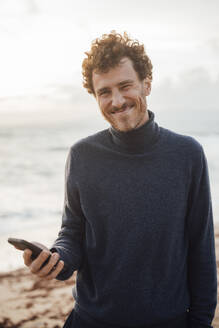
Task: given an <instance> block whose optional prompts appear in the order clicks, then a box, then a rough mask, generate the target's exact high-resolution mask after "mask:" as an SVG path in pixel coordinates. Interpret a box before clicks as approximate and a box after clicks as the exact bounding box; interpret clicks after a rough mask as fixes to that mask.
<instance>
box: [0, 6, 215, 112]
mask: <svg viewBox="0 0 219 328" xmlns="http://www.w3.org/2000/svg"><path fill="white" fill-rule="evenodd" d="M218 17H219V1H218V0H210V1H207V0H184V1H181V0H168V1H167V0H166V1H165V0H154V1H147V0H135V1H133V0H132V1H130V0H120V1H117V0H111V1H107V2H105V1H101V0H92V1H91V0H84V1H83V0H80V1H73V0H71V1H70V0H0V41H1V51H0V108H1V109H5V106H6V105H7V103H10V102H11V103H13V106H12V107H13V108H16V106H17V108H19V99H20V98H19V97H24V98H25V97H26V98H27V99H28V97H35V99H38V98H40V97H41V100H42V99H43V97H48V98H50V97H51V98H55V97H56V98H60V99H65V98H66V99H67V98H68V97H71V93H72V94H73V93H74V92H75V93H76V94H77V95H78V97H79V98H80V97H83V95H85V92H86V91H84V90H83V88H82V78H81V63H82V60H83V58H84V52H85V51H87V50H89V47H90V43H91V41H92V40H93V39H95V38H96V37H99V36H100V35H101V34H103V33H108V32H110V31H111V30H116V31H118V32H123V31H127V32H128V33H129V35H130V36H131V37H133V38H136V39H138V40H139V41H140V42H142V43H144V44H145V48H146V51H147V52H148V54H149V56H150V58H151V60H152V63H153V66H154V81H153V88H154V97H153V95H152V96H151V99H152V102H153V104H155V105H156V106H158V107H159V106H162V103H166V106H175V104H176V103H177V105H181V106H184V105H190V104H191V103H192V104H193V105H194V106H195V107H198V108H199V107H200V106H202V107H203V108H204V107H206V106H207V105H208V106H210V108H213V109H217V108H218V107H219V101H218V96H217V93H218V90H219V60H218V58H219V32H218V31H219V20H218ZM73 89H74V92H73ZM71 90H72V91H71ZM75 90H79V91H75ZM32 99H33V98H32ZM85 99H87V98H86V96H85ZM179 99H180V100H179ZM6 107H7V106H6Z"/></svg>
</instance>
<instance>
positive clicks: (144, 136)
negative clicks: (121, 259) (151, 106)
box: [109, 110, 160, 153]
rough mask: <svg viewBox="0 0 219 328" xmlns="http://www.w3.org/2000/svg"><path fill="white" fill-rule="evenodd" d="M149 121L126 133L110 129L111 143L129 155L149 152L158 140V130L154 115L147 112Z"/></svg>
mask: <svg viewBox="0 0 219 328" xmlns="http://www.w3.org/2000/svg"><path fill="white" fill-rule="evenodd" d="M148 114H149V120H148V121H147V122H145V124H143V125H141V126H140V127H139V128H137V129H133V130H130V131H127V132H123V131H119V130H117V129H115V128H114V127H112V126H111V127H110V128H109V131H110V133H111V136H112V142H113V143H114V144H116V145H117V146H119V147H120V149H121V148H123V149H124V150H126V151H128V152H131V153H139V152H140V153H142V152H144V151H146V150H149V149H150V148H151V146H153V145H154V144H155V142H156V141H157V140H158V138H159V132H160V128H159V126H158V124H157V123H156V122H155V121H154V118H155V115H154V113H153V112H152V111H150V110H148Z"/></svg>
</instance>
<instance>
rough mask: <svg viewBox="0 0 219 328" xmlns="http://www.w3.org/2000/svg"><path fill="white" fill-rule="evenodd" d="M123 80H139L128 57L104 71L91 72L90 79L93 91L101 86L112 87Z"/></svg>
mask: <svg viewBox="0 0 219 328" xmlns="http://www.w3.org/2000/svg"><path fill="white" fill-rule="evenodd" d="M125 80H133V81H136V80H139V79H138V75H137V73H136V71H135V69H134V67H133V64H132V61H131V60H130V59H129V58H126V57H125V58H123V59H121V61H120V63H119V64H118V65H117V66H116V67H114V68H111V69H110V70H109V71H108V72H106V73H97V72H95V71H94V72H93V73H92V81H93V87H94V90H95V92H96V91H97V90H99V89H101V88H106V87H108V88H110V87H113V86H115V85H117V84H119V83H121V82H122V81H125Z"/></svg>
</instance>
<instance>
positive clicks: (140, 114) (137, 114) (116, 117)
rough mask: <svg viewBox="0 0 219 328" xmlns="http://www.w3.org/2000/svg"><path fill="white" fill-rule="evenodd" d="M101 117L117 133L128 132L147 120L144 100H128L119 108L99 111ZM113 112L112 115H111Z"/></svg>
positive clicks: (143, 98) (139, 98) (141, 98)
mask: <svg viewBox="0 0 219 328" xmlns="http://www.w3.org/2000/svg"><path fill="white" fill-rule="evenodd" d="M101 112H102V115H103V117H104V118H105V120H106V121H107V122H109V123H110V124H111V126H112V127H114V128H115V129H116V130H118V131H122V132H128V131H131V130H133V129H137V128H138V127H139V126H141V125H142V124H143V123H144V122H146V121H147V119H148V113H147V103H146V98H145V97H142V96H139V97H138V98H136V99H133V98H128V97H127V99H126V102H125V103H123V105H122V106H121V107H120V108H116V107H114V108H110V110H108V111H101ZM112 112H113V113H112Z"/></svg>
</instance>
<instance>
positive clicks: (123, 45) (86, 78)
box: [82, 31, 153, 95]
mask: <svg viewBox="0 0 219 328" xmlns="http://www.w3.org/2000/svg"><path fill="white" fill-rule="evenodd" d="M85 54H86V55H87V58H85V59H84V60H83V63H82V75H83V86H84V87H85V88H86V89H87V91H88V92H89V93H93V94H94V95H95V92H94V89H93V83H92V73H93V71H94V70H95V71H96V72H97V73H101V72H107V71H108V70H109V69H110V68H114V67H115V66H117V65H118V64H119V62H120V60H121V59H122V58H123V57H128V58H130V59H131V60H132V63H133V67H134V69H135V71H136V72H137V74H138V77H139V79H140V80H141V81H142V80H143V79H145V78H146V77H148V78H149V79H150V80H152V68H153V66H152V63H151V61H150V59H149V57H148V56H147V54H146V52H145V49H144V45H141V44H139V42H138V41H137V40H132V39H130V38H129V36H128V35H127V33H126V32H124V34H123V35H121V34H119V33H116V32H115V31H111V33H110V34H103V35H102V37H101V38H97V39H95V40H94V41H93V42H92V44H91V50H90V51H89V52H85Z"/></svg>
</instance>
